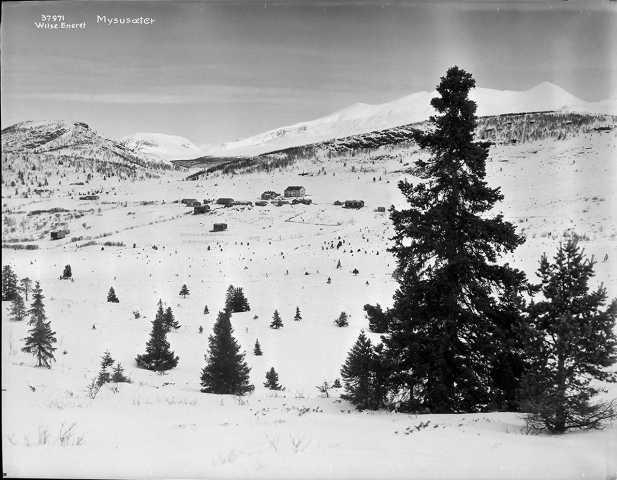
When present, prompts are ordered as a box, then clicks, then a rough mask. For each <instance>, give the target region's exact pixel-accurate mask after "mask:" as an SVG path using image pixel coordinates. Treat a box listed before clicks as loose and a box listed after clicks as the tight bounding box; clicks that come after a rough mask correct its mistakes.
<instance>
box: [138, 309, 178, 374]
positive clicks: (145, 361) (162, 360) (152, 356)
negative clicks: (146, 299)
mask: <svg viewBox="0 0 617 480" xmlns="http://www.w3.org/2000/svg"><path fill="white" fill-rule="evenodd" d="M167 332H168V327H167V324H166V323H165V312H164V311H163V303H162V302H161V301H160V300H159V303H158V310H157V312H156V316H155V317H154V320H153V321H152V332H151V333H150V339H149V340H148V342H147V343H146V353H144V354H141V355H137V357H136V358H135V361H136V362H137V366H138V367H140V368H145V369H147V370H154V371H155V372H164V371H166V370H170V369H172V368H174V367H175V366H176V365H178V357H177V356H176V355H175V354H174V352H173V351H171V350H170V346H169V342H168V341H167Z"/></svg>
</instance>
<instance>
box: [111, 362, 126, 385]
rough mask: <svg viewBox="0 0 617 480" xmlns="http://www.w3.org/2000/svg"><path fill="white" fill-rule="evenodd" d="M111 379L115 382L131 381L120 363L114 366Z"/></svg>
mask: <svg viewBox="0 0 617 480" xmlns="http://www.w3.org/2000/svg"><path fill="white" fill-rule="evenodd" d="M111 381H112V382H114V383H130V380H129V378H128V377H127V376H126V375H124V369H123V368H122V365H120V363H117V364H116V366H115V367H114V372H113V373H112V375H111Z"/></svg>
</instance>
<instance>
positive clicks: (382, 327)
mask: <svg viewBox="0 0 617 480" xmlns="http://www.w3.org/2000/svg"><path fill="white" fill-rule="evenodd" d="M364 311H365V312H366V316H367V318H368V328H369V330H370V331H371V332H374V333H386V332H387V331H388V323H389V319H388V314H387V313H386V312H384V311H383V310H382V309H381V305H379V304H377V305H375V306H373V305H369V304H366V305H364Z"/></svg>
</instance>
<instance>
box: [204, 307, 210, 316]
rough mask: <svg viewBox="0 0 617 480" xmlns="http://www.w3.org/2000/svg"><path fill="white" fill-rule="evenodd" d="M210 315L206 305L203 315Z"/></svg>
mask: <svg viewBox="0 0 617 480" xmlns="http://www.w3.org/2000/svg"><path fill="white" fill-rule="evenodd" d="M209 313H210V310H208V305H206V306H205V307H204V315H208V314H209Z"/></svg>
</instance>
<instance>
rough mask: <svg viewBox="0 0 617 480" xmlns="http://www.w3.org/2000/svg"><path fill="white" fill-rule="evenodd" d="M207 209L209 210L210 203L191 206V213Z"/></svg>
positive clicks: (197, 213) (203, 211)
mask: <svg viewBox="0 0 617 480" xmlns="http://www.w3.org/2000/svg"><path fill="white" fill-rule="evenodd" d="M209 211H210V205H195V206H193V215H200V214H202V213H208V212H209Z"/></svg>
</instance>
